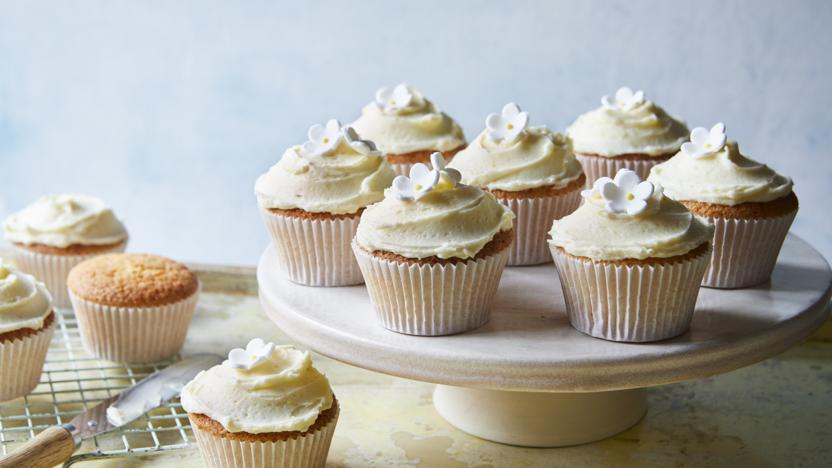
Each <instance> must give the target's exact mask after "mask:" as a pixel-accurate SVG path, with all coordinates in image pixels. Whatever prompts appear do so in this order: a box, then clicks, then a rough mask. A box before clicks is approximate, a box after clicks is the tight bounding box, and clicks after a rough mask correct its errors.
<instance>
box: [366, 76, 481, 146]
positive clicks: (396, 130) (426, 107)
mask: <svg viewBox="0 0 832 468" xmlns="http://www.w3.org/2000/svg"><path fill="white" fill-rule="evenodd" d="M351 125H352V127H353V128H355V130H356V131H357V132H358V133H359V134H360V135H362V136H363V137H364V138H369V139H370V140H373V141H374V142H375V143H376V144H377V145H378V147H379V148H380V149H381V150H382V151H384V152H386V153H389V154H406V153H412V152H415V151H451V150H453V149H456V148H459V147H460V146H463V145H465V135H464V134H463V133H462V128H461V127H460V126H459V124H457V123H456V122H455V121H454V120H453V119H452V118H450V117H449V116H448V115H447V114H445V113H444V112H442V111H441V110H439V108H438V107H436V105H434V103H432V102H431V101H429V100H428V99H426V98H425V97H424V96H422V93H420V92H419V91H417V90H416V89H414V88H413V87H411V86H408V85H407V84H405V83H401V84H399V85H397V86H395V87H389V88H381V89H379V90H378V91H377V92H376V98H375V100H374V101H373V102H371V103H369V104H367V105H366V106H364V108H363V109H362V110H361V116H360V117H359V118H358V119H357V120H356V121H355V122H353V123H352V124H351Z"/></svg>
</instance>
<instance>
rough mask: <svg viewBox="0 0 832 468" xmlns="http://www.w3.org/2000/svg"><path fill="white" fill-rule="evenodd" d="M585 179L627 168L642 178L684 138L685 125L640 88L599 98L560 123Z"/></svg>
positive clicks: (668, 156)
mask: <svg viewBox="0 0 832 468" xmlns="http://www.w3.org/2000/svg"><path fill="white" fill-rule="evenodd" d="M566 134H567V135H568V136H569V137H571V138H572V144H573V147H574V150H575V156H577V158H578V160H579V161H580V162H581V165H583V167H584V172H586V177H587V182H588V184H590V185H591V184H592V183H594V182H595V180H596V179H598V178H600V177H613V176H614V175H615V174H617V173H618V171H619V170H620V169H629V170H631V171H635V173H636V174H637V175H638V176H639V177H640V178H642V179H646V178H647V175H648V174H649V173H650V168H651V167H653V166H655V165H656V164H659V163H661V162H664V161H666V160H668V159H669V158H670V157H671V156H673V155H674V154H676V152H677V151H679V148H680V147H681V146H682V143H684V142H685V141H686V140H687V137H688V128H687V127H686V126H685V124H684V123H683V122H682V121H680V120H677V119H674V118H673V117H671V116H670V115H669V114H668V113H667V112H665V111H664V109H662V108H661V107H659V106H657V105H656V104H654V103H653V102H651V101H649V100H647V99H645V97H644V92H643V91H637V92H635V93H634V92H633V91H632V90H631V89H630V88H627V87H624V88H620V89H619V90H618V91H617V92H616V93H615V97H614V98H612V97H609V96H604V97H603V98H601V107H599V108H597V109H595V110H593V111H590V112H587V113H586V114H583V115H582V116H580V117H578V119H577V120H576V121H575V122H574V123H573V124H572V126H570V127H569V128H568V129H566Z"/></svg>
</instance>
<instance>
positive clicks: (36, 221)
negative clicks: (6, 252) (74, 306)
mask: <svg viewBox="0 0 832 468" xmlns="http://www.w3.org/2000/svg"><path fill="white" fill-rule="evenodd" d="M3 231H4V233H5V236H6V241H8V242H9V244H11V254H12V257H13V258H14V260H15V263H16V264H17V266H18V267H19V268H20V269H21V270H22V271H25V272H26V273H29V274H31V275H34V276H35V277H36V278H39V279H41V280H42V281H43V282H44V283H45V284H46V287H47V288H48V289H49V292H50V293H52V297H53V300H54V305H56V306H58V307H69V305H70V304H69V296H68V295H67V292H66V276H67V275H68V274H69V270H71V269H72V267H74V266H75V265H77V264H79V263H81V262H82V261H84V260H86V259H88V258H90V257H93V256H95V255H101V254H104V253H110V252H123V251H124V248H125V247H126V246H127V231H126V230H125V229H124V225H123V224H121V221H119V220H118V218H116V216H115V215H114V214H113V212H112V210H110V208H108V207H107V205H105V204H104V202H103V201H101V200H99V199H98V198H94V197H89V196H85V195H48V196H44V197H41V198H40V199H39V200H38V201H36V202H35V203H34V204H32V205H29V206H27V207H26V208H24V209H23V210H21V211H19V212H17V213H14V214H12V215H11V216H9V217H8V218H7V219H6V222H5V223H3Z"/></svg>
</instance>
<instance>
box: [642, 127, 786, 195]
mask: <svg viewBox="0 0 832 468" xmlns="http://www.w3.org/2000/svg"><path fill="white" fill-rule="evenodd" d="M648 180H650V181H653V182H655V183H657V184H660V185H661V186H662V187H664V190H665V193H666V194H667V196H669V197H670V198H672V199H674V200H680V201H681V200H684V201H699V202H705V203H714V204H717V205H729V206H733V205H738V204H740V203H749V202H769V201H772V200H776V199H778V198H781V197H785V196H786V195H788V194H789V193H791V191H792V180H791V179H790V178H788V177H784V176H782V175H780V174H778V173H776V172H775V171H774V170H772V169H771V168H770V167H768V166H766V165H765V164H760V163H758V162H756V161H754V160H752V159H749V158H747V157H745V156H743V155H742V154H741V153H740V150H739V146H738V145H737V143H736V142H733V141H730V142H728V143H726V144H725V146H723V147H722V149H721V150H720V151H718V152H717V153H715V154H713V155H710V156H708V157H705V158H702V157H696V155H693V154H688V153H686V152H684V151H680V152H679V153H678V154H676V156H673V157H672V158H670V159H669V160H667V161H665V162H663V163H661V164H658V165H656V166H654V167H653V168H652V169H651V170H650V176H649V177H648Z"/></svg>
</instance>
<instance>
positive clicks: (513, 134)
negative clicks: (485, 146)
mask: <svg viewBox="0 0 832 468" xmlns="http://www.w3.org/2000/svg"><path fill="white" fill-rule="evenodd" d="M528 123H529V113H528V112H521V111H520V107H519V106H517V104H515V103H513V102H510V103H508V104H506V105H505V106H503V111H502V113H500V114H488V117H487V118H486V119H485V127H486V128H487V129H488V138H490V139H491V141H494V142H497V143H499V142H501V141H506V142H513V141H514V140H516V139H517V137H518V136H520V134H521V133H522V132H523V130H525V129H526V125H528Z"/></svg>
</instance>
